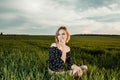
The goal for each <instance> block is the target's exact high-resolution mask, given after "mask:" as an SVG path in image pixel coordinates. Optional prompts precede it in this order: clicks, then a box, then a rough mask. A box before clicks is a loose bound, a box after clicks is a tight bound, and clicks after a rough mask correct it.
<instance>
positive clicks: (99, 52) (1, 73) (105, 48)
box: [0, 35, 120, 80]
mask: <svg viewBox="0 0 120 80" xmlns="http://www.w3.org/2000/svg"><path fill="white" fill-rule="evenodd" d="M53 42H54V36H27V35H1V36H0V80H74V79H73V77H71V76H69V75H68V74H65V75H52V74H49V73H48V71H47V62H48V55H49V53H48V51H49V46H50V45H51V43H53ZM68 45H69V46H70V47H71V53H72V58H73V61H74V63H75V64H77V65H82V64H85V65H87V66H88V68H89V70H88V72H87V73H86V74H85V75H83V77H82V78H76V79H75V80H120V68H119V67H120V36H97V35H96V36H90V35H89V36H71V40H70V42H69V43H68Z"/></svg>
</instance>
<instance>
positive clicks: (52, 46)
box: [52, 46, 70, 53]
mask: <svg viewBox="0 0 120 80" xmlns="http://www.w3.org/2000/svg"><path fill="white" fill-rule="evenodd" d="M52 47H54V48H56V49H58V50H59V51H60V52H62V50H60V49H59V48H58V47H56V46H52ZM69 52H70V51H67V52H66V53H69Z"/></svg>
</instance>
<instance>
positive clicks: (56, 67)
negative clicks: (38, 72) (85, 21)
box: [49, 26, 87, 77]
mask: <svg viewBox="0 0 120 80" xmlns="http://www.w3.org/2000/svg"><path fill="white" fill-rule="evenodd" d="M55 39H56V42H55V43H52V44H51V47H50V50H49V71H50V72H52V73H59V72H60V71H62V70H64V68H65V64H66V63H67V64H68V66H69V67H70V68H71V69H72V74H73V75H74V76H80V77H81V76H82V74H83V72H85V71H86V70H87V66H84V65H83V66H81V67H79V66H77V65H75V64H74V63H73V61H72V58H71V52H70V47H69V46H67V45H66V43H67V42H68V41H69V40H70V34H69V32H68V31H67V28H66V27H65V26H61V27H60V28H59V29H58V30H57V32H56V36H55ZM82 69H84V70H82ZM70 72H71V71H70Z"/></svg>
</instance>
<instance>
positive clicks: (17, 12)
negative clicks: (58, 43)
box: [0, 0, 120, 35]
mask: <svg viewBox="0 0 120 80" xmlns="http://www.w3.org/2000/svg"><path fill="white" fill-rule="evenodd" d="M62 25H64V26H66V27H67V28H68V30H69V32H70V34H119V35H120V0H0V32H3V33H5V34H30V35H50V34H52V35H54V34H55V32H56V30H57V29H58V27H59V26H62Z"/></svg>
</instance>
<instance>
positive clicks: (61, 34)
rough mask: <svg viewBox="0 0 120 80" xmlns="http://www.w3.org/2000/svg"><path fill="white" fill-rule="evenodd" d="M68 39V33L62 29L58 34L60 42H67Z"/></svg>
mask: <svg viewBox="0 0 120 80" xmlns="http://www.w3.org/2000/svg"><path fill="white" fill-rule="evenodd" d="M66 38H67V34H66V31H65V30H63V29H61V30H59V32H58V40H59V42H64V43H65V42H66Z"/></svg>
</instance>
